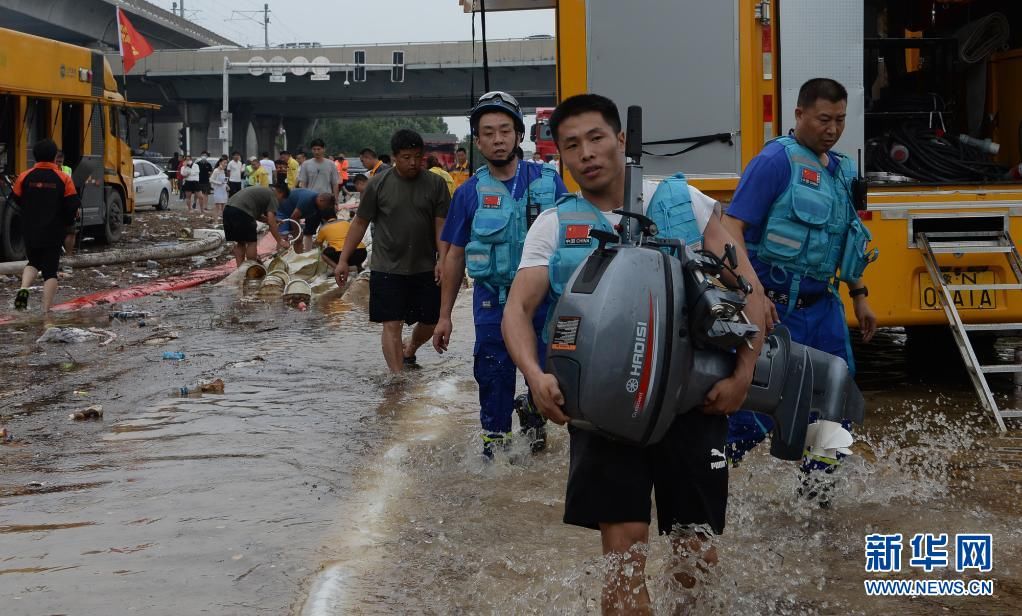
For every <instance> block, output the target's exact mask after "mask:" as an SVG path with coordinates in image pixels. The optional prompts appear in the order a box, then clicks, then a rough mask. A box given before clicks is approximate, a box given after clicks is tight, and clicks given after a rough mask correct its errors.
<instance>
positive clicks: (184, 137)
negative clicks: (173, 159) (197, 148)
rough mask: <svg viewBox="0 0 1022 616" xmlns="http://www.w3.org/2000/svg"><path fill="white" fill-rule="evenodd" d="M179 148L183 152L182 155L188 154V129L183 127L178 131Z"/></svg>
mask: <svg viewBox="0 0 1022 616" xmlns="http://www.w3.org/2000/svg"><path fill="white" fill-rule="evenodd" d="M177 147H178V149H180V150H181V153H182V154H187V153H188V128H187V127H182V128H179V129H177Z"/></svg>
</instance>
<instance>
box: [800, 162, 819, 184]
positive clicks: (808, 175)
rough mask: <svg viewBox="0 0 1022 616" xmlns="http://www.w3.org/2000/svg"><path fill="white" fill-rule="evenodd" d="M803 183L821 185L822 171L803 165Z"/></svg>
mask: <svg viewBox="0 0 1022 616" xmlns="http://www.w3.org/2000/svg"><path fill="white" fill-rule="evenodd" d="M801 181H802V183H803V184H805V185H806V186H812V187H813V188H819V187H820V172H819V171H817V170H816V169H810V168H809V167H802V180H801Z"/></svg>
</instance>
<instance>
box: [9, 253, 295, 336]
mask: <svg viewBox="0 0 1022 616" xmlns="http://www.w3.org/2000/svg"><path fill="white" fill-rule="evenodd" d="M276 248H277V245H276V241H275V240H274V239H273V236H272V235H270V234H269V233H267V234H266V235H264V236H263V237H262V238H261V239H260V240H259V254H260V255H261V256H266V255H269V254H272V253H273V251H274V250H276ZM236 269H238V264H237V263H235V262H234V260H233V259H232V260H230V261H228V262H227V263H224V264H223V265H218V266H217V267H211V268H209V269H204V270H196V271H194V272H190V273H188V274H184V275H181V276H174V277H172V278H166V279H164V280H154V281H153V282H148V283H146V284H141V285H138V286H134V287H128V288H127V289H110V290H109V291H100V292H98V293H93V294H91V295H85V296H83V297H79V298H77V299H73V300H71V301H69V302H64V303H63V304H57V305H56V306H53V307H52V308H50V310H53V311H58V312H66V311H68V310H81V309H82V308H92V307H94V306H98V305H100V304H116V303H118V302H126V301H129V300H133V299H138V298H140V297H145V296H146V295H152V294H153V293H156V292H158V291H180V290H182V289H188V288H191V287H195V286H198V285H200V284H203V283H206V282H212V281H214V280H219V279H221V278H224V277H226V276H227V275H228V274H230V273H231V272H233V271H234V270H236ZM13 320H14V317H13V316H9V315H8V316H0V324H3V323H8V322H10V321H13Z"/></svg>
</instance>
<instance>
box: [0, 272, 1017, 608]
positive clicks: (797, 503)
mask: <svg viewBox="0 0 1022 616" xmlns="http://www.w3.org/2000/svg"><path fill="white" fill-rule="evenodd" d="M137 305H138V307H139V308H141V309H145V310H152V311H153V312H156V313H157V314H158V315H159V316H157V317H154V318H153V319H151V320H150V323H149V324H148V325H147V327H146V328H137V327H135V326H134V325H133V324H125V325H115V326H113V327H112V329H113V330H114V331H115V332H117V333H118V334H119V338H118V339H117V340H116V341H115V342H114V343H112V344H110V345H108V346H107V347H103V348H100V347H97V346H95V345H92V346H90V347H87V348H85V347H84V345H78V346H75V347H70V348H68V349H63V348H61V349H55V348H52V347H47V348H46V349H45V354H43V353H42V350H41V347H38V346H35V345H32V344H30V343H29V341H30V340H32V339H34V337H35V336H37V335H38V333H39V330H41V324H40V323H38V322H35V321H31V320H29V321H19V322H17V323H16V324H14V325H13V326H8V327H7V328H6V329H4V330H2V331H0V349H2V351H3V357H0V370H2V371H3V373H4V374H5V375H13V378H10V379H7V378H5V379H4V383H3V385H0V405H2V409H3V410H2V411H0V414H2V415H3V417H4V420H5V421H6V423H7V425H8V428H9V429H10V430H11V432H12V433H13V435H14V437H15V440H14V441H13V442H12V443H9V444H6V445H3V446H0V461H2V468H3V472H2V475H0V597H2V598H3V599H2V600H3V605H2V608H0V613H3V614H49V613H74V614H111V613H135V612H144V613H147V614H198V613H210V614H261V613H265V614H281V613H288V612H290V613H293V614H348V613H361V614H383V613H387V614H390V613H429V614H449V613H521V614H530V613H563V614H587V613H598V611H599V610H598V607H599V604H598V598H599V586H600V580H601V575H602V571H603V567H604V563H603V562H602V560H601V559H600V558H599V538H598V535H597V534H596V533H594V532H592V531H587V530H582V529H576V528H574V527H568V526H564V525H563V524H561V522H560V516H561V513H562V508H563V498H564V494H563V489H564V478H565V475H566V466H567V436H566V433H565V432H564V431H563V430H561V429H556V428H555V429H553V430H552V432H551V439H550V446H549V450H548V451H547V452H546V453H544V454H542V455H539V456H536V457H533V456H531V455H530V454H529V453H528V452H527V447H526V446H525V444H524V443H516V444H515V445H514V446H513V447H512V449H511V450H510V451H508V452H506V453H503V454H501V455H500V456H498V459H497V460H496V461H495V462H494V463H483V462H482V461H481V459H480V457H479V454H478V452H479V446H480V445H479V441H478V437H477V434H476V430H477V426H478V420H477V415H476V413H477V409H476V402H475V389H474V383H473V381H472V378H471V355H470V352H471V346H470V340H469V339H468V338H469V331H468V327H467V323H468V321H467V319H468V318H469V315H468V314H467V312H466V311H465V310H464V307H462V308H459V313H457V316H459V317H460V322H459V323H456V326H457V327H458V329H456V331H455V343H454V345H453V348H452V351H451V352H450V353H449V354H447V355H445V356H443V357H437V356H435V355H434V354H433V353H432V352H431V351H430V352H427V351H425V350H423V351H422V352H420V361H421V363H423V365H424V368H423V370H421V371H419V372H417V373H414V374H412V375H410V376H408V377H404V378H400V379H386V378H381V377H380V376H379V375H380V374H381V373H382V371H383V363H382V359H381V357H380V355H379V352H378V330H376V329H375V328H374V327H369V326H367V325H366V320H365V313H364V311H363V310H362V309H361V308H360V307H359V306H358V305H354V306H353V305H351V304H349V303H346V302H343V301H340V300H338V299H330V300H324V301H322V302H320V303H319V304H318V305H317V306H316V307H315V308H314V309H313V310H312V311H310V312H306V313H299V312H295V311H288V310H285V309H284V308H282V307H281V306H278V305H277V304H275V303H267V302H262V301H257V300H255V299H254V298H251V297H247V298H239V297H238V295H237V293H236V292H235V291H233V290H231V289H230V288H219V289H213V288H204V289H200V290H197V291H193V292H189V293H185V294H182V295H180V296H174V297H158V298H151V299H149V300H145V301H143V302H138V303H137ZM65 318H68V319H73V320H74V321H75V323H76V324H82V325H89V324H95V325H100V326H104V327H105V326H107V322H106V320H105V319H104V318H103V316H102V315H101V314H100V313H91V314H90V313H86V314H83V315H76V316H73V317H65ZM272 328H276V329H272ZM157 332H174V333H176V335H177V336H178V338H176V339H173V340H170V341H167V342H163V343H160V344H146V343H144V342H142V341H143V340H144V339H145V338H146V337H147V336H149V337H152V336H154V334H156V333H157ZM157 342H159V340H157ZM903 342H904V340H903V337H901V336H899V335H898V334H897V333H885V335H884V336H883V337H882V340H880V341H879V342H878V343H876V344H875V345H872V348H871V349H870V353H869V355H870V361H868V362H866V365H864V366H863V367H862V370H861V380H862V382H863V383H864V386H865V387H866V388H867V390H868V391H867V400H868V403H869V408H870V410H871V411H872V415H871V416H870V421H869V424H868V425H867V426H866V427H865V428H863V429H862V430H860V431H858V435H859V437H860V442H859V443H858V444H857V445H856V447H855V451H856V454H857V455H855V456H852V457H850V458H849V459H848V461H847V463H846V464H845V466H844V467H843V469H842V473H841V475H840V477H839V486H838V489H837V491H836V496H835V498H834V501H833V504H832V506H831V508H830V509H827V510H823V509H820V508H819V507H817V506H816V505H815V503H806V502H805V501H803V500H800V499H799V498H798V497H797V495H796V489H797V487H798V485H799V484H798V478H797V476H796V473H795V469H794V467H793V466H792V464H791V463H784V462H779V461H776V460H773V459H772V458H770V457H769V456H768V455H767V452H766V448H765V447H764V448H760V449H759V450H757V451H756V452H754V454H753V455H751V456H750V457H749V458H747V459H746V461H745V462H743V464H742V465H741V466H740V467H739V468H737V469H733V470H732V475H731V500H730V502H729V509H728V527H727V530H726V533H725V535H723V536H722V537H720V538H719V539H718V540H717V543H718V547H719V550H720V552H721V563H720V566H719V567H718V568H717V569H716V570H715V571H714V572H713V573H712V574H711V577H710V579H707V580H706V581H705V584H704V585H703V588H704V591H703V592H702V594H701V596H699V597H698V600H699V604H698V605H699V607H698V609H697V613H712V614H729V613H748V614H835V613H853V614H879V613H886V612H890V611H895V610H896V611H898V612H902V613H905V614H933V613H943V612H947V611H951V610H954V611H957V612H961V613H964V614H1008V613H1020V612H1022V571H1020V570H1019V567H1020V566H1022V565H1020V564H1019V563H1020V561H1022V559H1020V556H1022V536H1020V532H1019V530H1017V529H1018V527H1019V526H1020V524H1019V522H1020V517H1022V514H1020V511H1022V508H1020V505H1022V494H1020V485H1022V483H1020V480H1022V440H1020V439H1017V438H1010V437H1008V438H1004V437H998V436H997V435H996V433H994V432H993V431H992V430H991V428H990V424H989V422H988V421H987V420H986V419H985V418H983V417H982V415H980V414H979V413H978V411H977V409H976V405H975V402H974V400H973V397H972V394H971V392H970V390H968V389H967V388H966V386H965V385H964V384H958V383H954V384H946V383H942V384H940V385H933V384H930V385H914V384H911V383H910V382H909V381H908V380H907V379H906V377H905V373H906V370H905V366H904V365H903V361H901V360H900V359H899V358H901V357H902V354H901V352H900V346H901V345H902V344H903ZM65 350H67V351H70V352H71V353H72V355H73V356H74V361H73V362H71V361H69V359H68V357H67V356H66V355H65V354H64V353H63V351H65ZM164 350H183V351H185V352H186V353H187V354H188V359H187V360H186V361H184V362H181V363H179V364H176V363H175V364H168V363H164V362H161V361H159V360H158V359H157V358H158V357H159V356H160V354H161V353H162V351H164ZM1005 353H1010V349H1008V350H1006V351H1005ZM864 355H866V353H864ZM900 361H901V363H899V362H900ZM69 363H71V364H72V365H70V366H68V365H67V364H69ZM27 364H34V365H33V370H32V371H31V373H29V371H25V370H24V366H25V365H27ZM214 377H219V378H223V379H224V380H225V382H226V383H227V389H226V393H225V394H224V395H222V396H216V395H206V396H202V397H195V398H173V397H171V396H170V395H169V390H170V389H171V388H174V387H180V386H181V385H188V384H192V383H195V382H199V381H202V380H204V379H209V378H214ZM75 391H78V392H88V394H87V395H82V394H81V393H79V394H75ZM95 403H99V404H103V406H104V410H105V417H104V420H103V421H102V422H91V423H81V422H70V421H68V420H67V414H68V413H69V412H70V411H71V410H73V409H74V408H77V407H80V406H84V405H86V404H95ZM1015 434H1016V436H1017V433H1015ZM973 531H975V532H990V533H992V534H993V537H994V570H993V572H992V573H991V574H988V575H982V576H980V575H977V574H973V573H970V574H968V575H967V576H965V577H968V578H975V577H990V578H993V579H995V592H996V596H995V597H992V598H969V599H965V598H961V599H957V598H956V599H947V598H945V599H939V600H938V599H923V598H916V599H909V598H904V599H876V598H867V597H866V596H865V593H864V590H863V579H866V578H867V577H878V578H879V577H882V576H878V575H876V574H865V573H864V571H863V567H864V556H863V536H864V535H865V534H868V533H871V532H880V533H895V532H901V533H902V534H904V535H907V536H910V535H912V534H914V533H917V532H935V533H943V532H946V533H949V534H952V535H953V534H954V533H956V532H958V533H961V532H973ZM907 551H908V548H907V547H906V555H905V567H904V571H903V574H902V575H900V577H905V578H909V577H931V578H955V577H958V574H955V573H954V572H953V571H952V572H951V573H947V572H944V573H934V574H930V575H928V576H924V575H922V574H921V573H915V572H913V571H912V570H911V568H909V567H908V565H907V559H908V555H907ZM667 552H668V546H667V544H666V542H665V541H663V540H656V541H654V542H653V543H652V545H651V547H650V564H649V571H648V573H649V583H650V587H651V591H652V594H653V596H654V600H655V601H656V602H657V603H658V606H659V607H660V608H661V612H663V613H670V606H671V604H672V603H673V601H674V600H675V599H676V598H677V597H678V593H679V591H678V589H676V588H674V587H672V586H671V585H670V584H668V583H667V582H665V581H664V580H665V579H667V576H666V575H665V573H666V570H667V568H668V565H667V563H668V559H667Z"/></svg>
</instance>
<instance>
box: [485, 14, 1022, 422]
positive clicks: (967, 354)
mask: <svg viewBox="0 0 1022 616" xmlns="http://www.w3.org/2000/svg"><path fill="white" fill-rule="evenodd" d="M476 5H477V7H478V3H476ZM487 8H488V9H490V8H498V9H509V10H510V9H514V8H555V10H556V34H557V49H558V56H557V68H558V70H557V94H558V99H559V100H563V99H564V98H566V97H568V96H571V95H573V94H577V93H582V92H597V93H600V94H604V95H606V96H609V97H610V98H612V99H614V100H615V102H617V104H618V106H619V107H620V108H621V109H622V110H623V109H625V108H626V107H627V106H629V105H640V106H642V108H643V129H644V140H645V141H646V142H647V145H646V148H645V149H646V150H647V154H646V155H645V156H644V157H643V165H644V168H645V172H646V173H647V174H650V175H653V176H660V177H663V176H666V175H669V174H671V173H674V172H676V171H683V172H684V173H685V174H686V175H687V176H688V177H689V179H690V181H691V182H692V184H693V185H695V186H697V187H698V188H700V189H701V190H703V191H704V192H706V193H708V194H711V195H713V196H715V197H716V198H718V199H719V200H720V201H721V202H722V203H725V204H726V203H727V202H728V201H730V199H731V197H732V194H733V192H734V190H735V188H736V186H737V185H738V181H739V178H740V176H741V173H742V170H743V169H744V168H745V166H746V165H747V164H748V163H749V161H750V160H751V159H752V157H753V156H755V155H756V153H757V152H759V150H760V149H761V148H762V146H763V144H764V143H765V142H766V141H769V140H770V139H773V138H775V137H777V136H779V135H783V134H787V132H788V131H789V130H790V129H791V128H792V127H793V124H794V109H795V106H796V104H795V100H796V97H797V92H798V89H799V87H800V86H801V84H802V83H804V82H805V81H806V80H807V79H810V78H813V77H830V78H834V79H837V80H838V81H840V82H842V83H843V84H844V85H845V86H846V87H847V88H848V91H849V96H850V99H849V105H848V120H847V126H846V131H845V133H844V136H843V137H842V139H841V140H840V142H839V143H838V144H837V149H838V150H839V151H842V152H844V153H846V154H847V155H849V156H851V157H853V159H856V158H859V157H860V156H861V160H862V161H864V162H863V163H862V166H863V167H864V168H863V169H861V172H862V173H864V174H865V175H866V176H867V178H868V179H869V180H870V188H869V191H868V199H867V208H866V209H865V210H864V211H861V212H860V213H859V215H860V217H861V218H862V219H863V220H864V221H866V224H867V226H868V228H869V229H870V231H871V232H872V234H873V238H874V239H873V246H875V247H877V248H879V250H880V259H879V261H877V262H876V263H875V264H873V265H872V266H871V267H870V268H869V270H868V271H867V273H866V277H865V281H866V282H867V284H868V286H869V289H870V302H871V305H872V306H873V308H874V310H875V311H876V313H877V316H878V318H879V322H880V325H882V326H901V327H905V328H906V332H907V333H908V336H909V338H910V340H911V341H915V342H918V341H919V340H921V339H926V338H929V337H930V334H932V333H934V331H935V329H934V327H935V326H939V327H940V328H941V329H942V330H946V328H947V326H948V324H949V323H950V324H951V326H952V327H951V331H952V333H953V334H954V339H955V341H956V342H957V346H958V348H959V350H960V351H961V353H962V356H963V358H964V359H965V362H966V367H967V369H968V371H969V375H970V377H971V378H972V381H973V384H974V385H975V386H976V389H977V392H978V393H979V394H980V398H981V401H982V403H983V404H984V406H986V408H987V409H988V410H990V411H991V412H992V413H993V415H994V418H995V419H996V421H997V422H998V424H999V425H1000V427H1001V428H1002V429H1003V428H1004V423H1003V421H1002V417H1018V416H1022V413H1020V412H1017V411H1003V412H999V411H998V410H997V407H996V404H995V402H994V398H993V396H992V394H991V392H990V389H989V387H988V384H987V381H986V376H985V375H986V374H988V373H991V372H1012V371H1018V369H1019V367H1018V366H1000V365H998V366H983V365H980V363H979V361H978V360H977V357H976V353H975V351H974V347H973V344H972V343H971V342H970V339H969V335H970V333H973V334H975V333H980V334H990V333H995V332H998V331H1001V330H1006V331H1007V330H1016V331H1020V330H1022V293H1019V292H1018V291H1019V290H1020V289H1022V260H1020V258H1019V253H1018V251H1017V250H1016V247H1015V244H1014V241H1013V239H1012V238H1014V237H1022V182H1020V180H1019V179H1018V177H1019V171H1018V165H1019V163H1020V160H1022V150H1020V143H1019V139H1020V133H1022V27H1020V26H1022V3H1019V2H1018V1H1017V0H984V1H983V2H974V1H973V0H944V1H935V2H934V1H926V2H922V1H918V0H911V1H908V0H773V1H771V0H719V1H718V0H714V1H712V2H709V1H706V0H648V1H645V2H620V1H619V0H557V1H556V2H542V1H531V2H529V1H524V0H503V1H501V0H491V1H489V2H487ZM1009 25H1013V26H1014V30H1012V29H1011V27H1010V26H1009ZM959 135H965V136H966V137H969V138H971V139H972V143H973V144H976V145H978V146H979V147H973V146H972V145H966V144H964V143H963V142H962V139H960V138H959ZM652 142H659V143H658V144H653V143H652ZM665 142H666V143H665ZM997 145H999V149H998V148H997V147H996V146H997ZM692 146H695V147H694V148H693V147H692ZM995 149H997V150H998V152H997V154H996V156H994V155H992V154H990V152H992V151H993V150H995ZM683 150H684V151H685V152H684V153H679V152H681V151H683ZM949 152H952V153H955V154H956V155H958V156H960V157H961V158H963V159H964V160H962V161H955V160H952V161H951V162H948V153H949ZM906 156H907V158H906ZM951 158H953V156H952V157H951ZM928 165H929V167H928ZM930 167H932V168H930ZM1012 169H1014V172H1013V171H1012ZM935 281H936V283H935ZM845 301H846V302H847V301H849V300H848V299H847V298H845ZM846 314H848V315H849V316H850V317H851V318H852V319H854V317H852V315H853V312H852V310H851V309H850V306H849V309H848V310H847V311H846Z"/></svg>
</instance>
